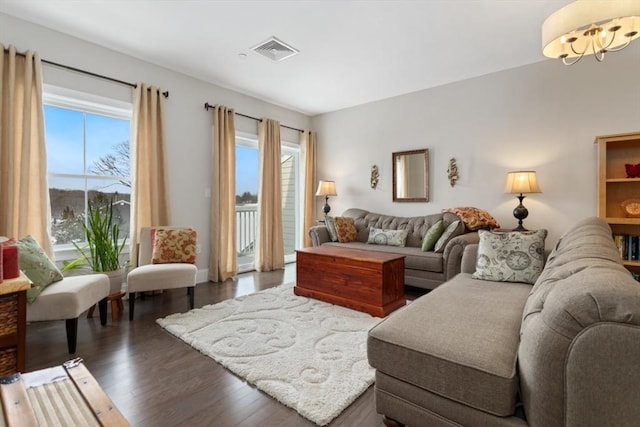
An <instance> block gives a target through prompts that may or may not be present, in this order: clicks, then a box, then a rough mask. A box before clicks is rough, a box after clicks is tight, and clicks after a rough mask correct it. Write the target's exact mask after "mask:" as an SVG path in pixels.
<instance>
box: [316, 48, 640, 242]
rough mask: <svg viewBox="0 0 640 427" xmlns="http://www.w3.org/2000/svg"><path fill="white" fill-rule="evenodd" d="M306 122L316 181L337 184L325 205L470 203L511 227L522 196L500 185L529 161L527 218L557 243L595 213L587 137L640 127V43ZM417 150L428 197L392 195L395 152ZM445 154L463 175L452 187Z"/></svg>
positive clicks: (419, 211) (427, 209)
mask: <svg viewBox="0 0 640 427" xmlns="http://www.w3.org/2000/svg"><path fill="white" fill-rule="evenodd" d="M398 78H402V76H398ZM312 122H313V128H314V129H315V130H317V132H318V141H319V142H318V179H328V180H335V181H336V188H337V193H338V196H337V197H332V198H331V199H330V201H329V203H330V204H331V207H332V213H334V214H339V213H341V212H343V211H344V210H345V209H347V208H350V207H360V208H363V209H367V210H370V211H373V212H378V213H387V214H395V215H403V216H414V215H423V214H429V213H435V212H439V211H440V210H441V209H443V208H447V207H453V206H477V207H479V208H483V209H486V210H487V211H489V212H490V213H491V214H492V215H493V216H495V217H496V218H497V219H498V221H499V222H500V223H501V225H502V226H503V227H505V228H507V227H508V228H514V227H515V225H516V220H515V219H514V218H513V215H512V211H513V208H515V207H516V205H517V202H518V201H517V199H516V197H515V195H511V194H504V193H503V187H504V182H505V178H506V174H507V172H508V171H512V170H520V169H533V170H536V171H537V173H538V181H539V184H540V187H541V190H542V193H541V194H531V195H529V196H528V197H527V198H526V199H525V201H524V203H525V206H526V207H527V208H528V209H529V218H527V219H526V220H525V226H526V227H527V228H530V229H537V228H547V229H548V230H549V232H550V234H549V238H548V240H547V243H548V245H552V244H554V243H555V241H556V240H557V238H558V237H559V236H560V235H561V234H562V233H563V232H564V231H565V230H566V229H567V228H568V227H569V226H570V225H571V224H572V223H573V222H574V221H575V220H576V219H580V218H583V217H586V216H592V215H595V214H596V147H595V145H594V143H593V141H594V137H595V136H596V135H605V134H613V133H622V132H634V131H640V42H635V43H633V44H632V45H631V46H629V47H628V48H627V49H626V50H624V51H621V52H617V53H610V54H608V55H607V57H606V59H605V60H604V62H602V63H597V62H596V61H595V59H594V58H593V56H590V57H585V58H583V59H582V61H580V62H579V63H578V64H576V65H573V66H572V67H567V66H564V65H562V63H561V62H558V61H552V60H546V61H543V62H540V63H537V64H533V65H528V66H524V67H520V68H516V69H512V70H507V71H504V72H499V73H494V74H490V75H486V76H482V77H478V78H474V79H470V80H466V81H461V82H457V83H453V84H449V85H446V86H441V87H437V88H433V89H428V90H424V91H420V92H415V93H410V94H407V95H403V96H399V97H395V98H390V99H387V100H383V101H379V102H375V103H370V104H366V105H361V106H357V107H353V108H349V109H345V110H341V111H337V112H333V113H329V114H324V115H320V116H316V117H314V118H313V120H312ZM421 148H428V149H429V157H430V173H429V187H430V194H429V197H430V199H429V200H430V201H429V202H428V203H393V202H392V197H391V188H392V182H391V174H392V172H391V153H392V152H394V151H405V150H412V149H421ZM451 157H455V159H456V160H457V165H458V171H459V176H460V179H459V181H458V182H457V184H456V185H455V187H453V188H451V186H450V185H449V180H448V179H447V167H448V162H449V159H450V158H451ZM373 164H377V165H378V167H379V168H380V181H379V184H378V188H377V189H376V190H373V189H371V187H370V183H369V177H370V171H371V166H372V165H373ZM321 205H322V204H321V203H319V207H318V212H319V213H318V215H319V216H320V209H321V208H320V206H321Z"/></svg>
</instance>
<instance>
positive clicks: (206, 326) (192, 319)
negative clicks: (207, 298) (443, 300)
mask: <svg viewBox="0 0 640 427" xmlns="http://www.w3.org/2000/svg"><path fill="white" fill-rule="evenodd" d="M380 320H381V319H379V318H376V317H371V316H370V315H368V314H366V313H361V312H358V311H354V310H349V309H347V308H344V307H340V306H336V305H332V304H327V303H325V302H322V301H318V300H314V299H310V298H304V297H299V296H296V295H294V293H293V285H292V284H287V285H282V286H278V287H276V288H271V289H268V290H265V291H261V292H258V293H255V294H251V295H246V296H242V297H239V298H236V299H232V300H226V301H223V302H221V303H218V304H214V305H207V306H204V307H202V308H198V309H194V310H191V311H189V312H187V313H183V314H180V313H179V314H172V315H170V316H167V317H165V318H163V319H158V320H157V322H158V324H159V325H160V326H162V327H163V328H165V329H166V330H167V331H169V332H171V333H172V334H173V335H175V336H177V337H178V338H180V339H182V340H183V341H185V342H186V343H187V344H189V345H191V346H192V347H193V348H195V349H197V350H199V351H201V352H202V353H204V354H206V355H208V356H209V357H211V358H212V359H214V360H215V361H216V362H218V363H220V364H221V365H223V366H224V367H226V368H227V369H229V370H230V371H232V372H234V373H235V374H236V375H238V376H240V377H242V378H243V379H245V380H246V381H248V382H250V383H251V384H254V385H255V386H256V387H257V388H259V389H260V390H262V391H264V392H265V393H267V394H269V395H270V396H272V397H274V398H275V399H277V400H278V401H280V402H281V403H283V404H285V405H286V406H288V407H290V408H293V409H295V410H296V411H297V412H298V413H299V414H300V415H302V416H303V417H305V418H307V419H309V420H311V421H313V422H314V423H316V424H318V425H321V426H322V425H326V424H328V423H329V422H330V421H331V420H332V419H334V418H335V417H337V416H338V415H339V414H340V413H341V412H342V411H343V410H344V409H345V408H347V407H348V406H349V405H350V404H351V403H352V402H353V401H354V400H355V399H356V398H357V397H358V396H360V395H361V394H362V393H364V392H365V391H366V390H367V388H368V387H369V386H370V385H371V384H373V382H374V369H373V368H371V367H370V366H369V363H368V361H367V332H368V331H369V329H371V328H372V327H373V326H375V325H376V324H377V323H378V322H380Z"/></svg>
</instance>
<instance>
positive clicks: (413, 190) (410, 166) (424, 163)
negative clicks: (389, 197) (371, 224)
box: [392, 149, 429, 202]
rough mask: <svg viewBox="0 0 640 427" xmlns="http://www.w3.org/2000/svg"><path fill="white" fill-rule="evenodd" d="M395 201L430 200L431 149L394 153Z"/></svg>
mask: <svg viewBox="0 0 640 427" xmlns="http://www.w3.org/2000/svg"><path fill="white" fill-rule="evenodd" d="M392 162H393V201H394V202H428V201H429V150H427V149H424V150H413V151H399V152H396V153H393V158H392Z"/></svg>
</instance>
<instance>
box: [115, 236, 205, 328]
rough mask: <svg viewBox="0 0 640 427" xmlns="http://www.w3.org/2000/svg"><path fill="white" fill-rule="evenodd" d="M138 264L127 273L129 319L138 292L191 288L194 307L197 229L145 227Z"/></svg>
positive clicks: (188, 289)
mask: <svg viewBox="0 0 640 427" xmlns="http://www.w3.org/2000/svg"><path fill="white" fill-rule="evenodd" d="M138 242H139V243H138V244H139V247H138V267H136V268H134V269H133V270H131V271H130V272H129V274H128V275H127V288H128V292H129V320H133V311H134V307H135V300H136V293H137V292H147V291H157V290H164V289H174V288H187V294H188V296H189V308H190V309H193V307H194V288H195V285H196V273H197V272H198V269H197V267H196V266H195V253H196V232H195V230H193V229H191V228H188V227H169V226H158V227H143V228H141V229H140V239H139V240H138Z"/></svg>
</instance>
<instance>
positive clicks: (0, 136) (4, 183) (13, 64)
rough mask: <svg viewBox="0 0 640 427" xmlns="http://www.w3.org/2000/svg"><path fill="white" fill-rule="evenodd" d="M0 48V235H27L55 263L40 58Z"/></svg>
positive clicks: (18, 236)
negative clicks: (0, 57) (35, 241)
mask: <svg viewBox="0 0 640 427" xmlns="http://www.w3.org/2000/svg"><path fill="white" fill-rule="evenodd" d="M0 47H2V51H3V56H2V62H0V94H1V95H2V99H1V102H0V235H2V236H9V237H15V238H22V237H24V236H26V235H28V234H30V235H32V236H33V237H34V238H35V239H36V240H37V241H38V243H39V244H40V246H41V247H42V248H43V250H44V251H45V252H46V253H47V254H48V255H49V256H51V257H53V249H52V245H51V237H50V234H49V227H50V224H51V206H50V204H49V186H48V182H47V151H46V144H45V139H44V113H43V109H42V64H41V62H40V56H39V55H38V53H34V52H31V51H27V52H26V53H24V54H19V53H18V52H16V48H15V46H9V47H8V48H7V49H5V47H4V46H3V45H2V44H0Z"/></svg>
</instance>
